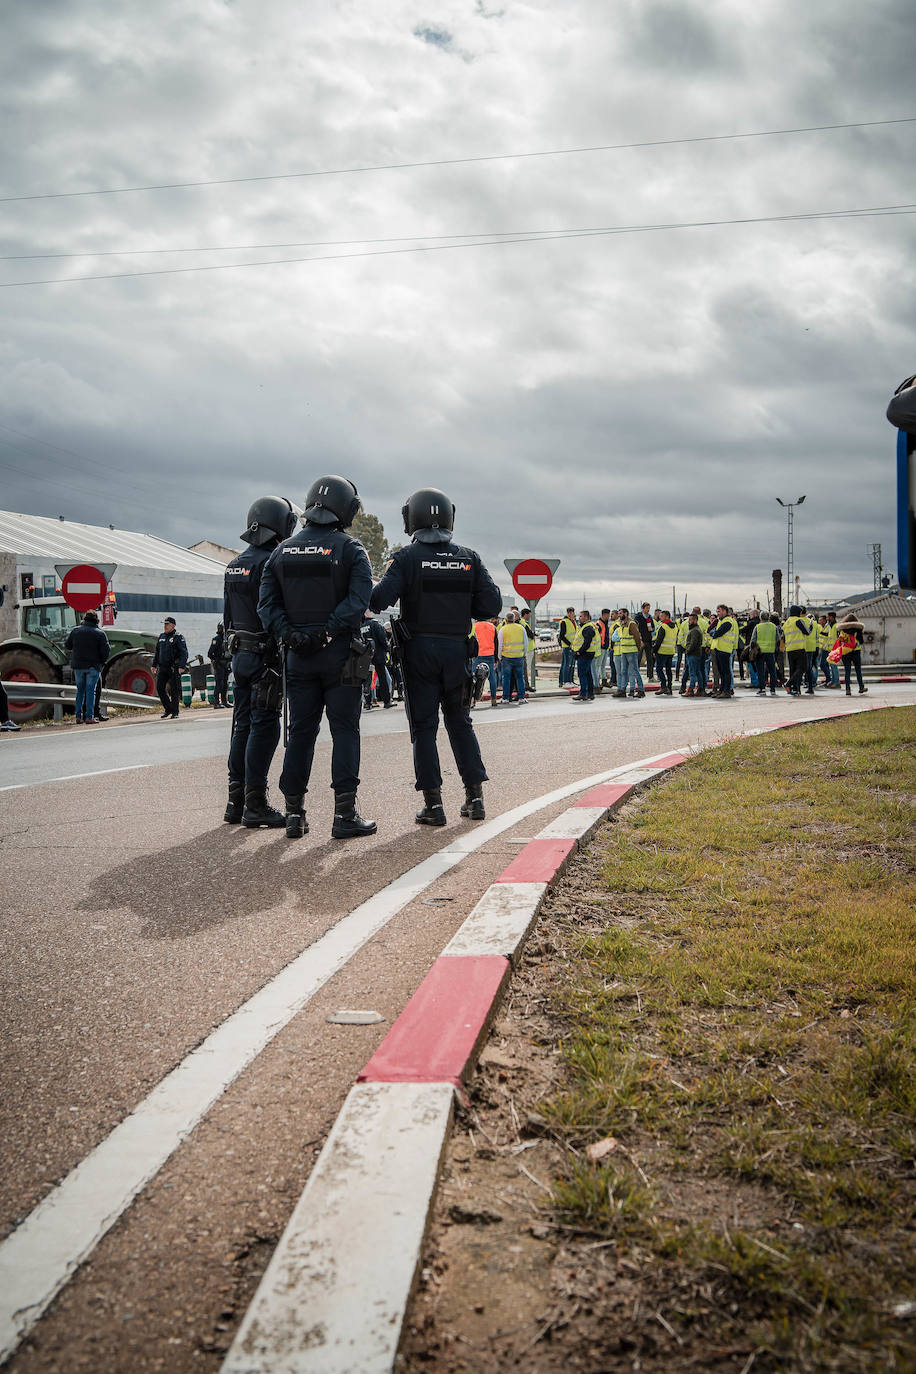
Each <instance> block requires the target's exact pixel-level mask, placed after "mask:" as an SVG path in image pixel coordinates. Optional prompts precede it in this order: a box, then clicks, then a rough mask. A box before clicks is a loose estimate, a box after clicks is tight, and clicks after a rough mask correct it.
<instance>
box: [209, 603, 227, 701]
mask: <svg viewBox="0 0 916 1374" xmlns="http://www.w3.org/2000/svg"><path fill="white" fill-rule="evenodd" d="M207 658H208V659H209V660H210V664H211V666H212V668H213V709H214V711H217V710H219V709H220V708H221V707H223V706H228V705H229V699H228V692H229V664H230V662H231V660H232V655H231V654H230V653H229V650H228V647H227V645H226V631H225V630H224V628H223V622H222V621H220V622H219V623H218V625H217V627H216V634H215V635H214V636H213V638H212V639H211V640H210V647H209V649H208V650H207Z"/></svg>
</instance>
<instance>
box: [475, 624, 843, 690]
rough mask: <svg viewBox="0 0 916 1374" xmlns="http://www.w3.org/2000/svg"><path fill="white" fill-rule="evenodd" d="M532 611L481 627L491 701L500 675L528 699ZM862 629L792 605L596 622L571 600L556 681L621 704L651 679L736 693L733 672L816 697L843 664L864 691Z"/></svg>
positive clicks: (664, 685)
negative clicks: (780, 609)
mask: <svg viewBox="0 0 916 1374" xmlns="http://www.w3.org/2000/svg"><path fill="white" fill-rule="evenodd" d="M527 615H528V613H526V612H519V611H518V608H517V607H513V608H512V609H511V610H510V611H509V612H508V613H507V615H506V617H505V619H504V620H495V621H492V622H490V621H487V622H483V623H482V624H479V625H476V626H475V627H474V632H475V634H476V636H477V639H478V647H479V650H480V652H479V656H478V658H477V659H476V663H477V664H483V665H485V668H486V671H487V674H488V676H489V685H490V704H491V705H494V704H496V700H497V681H498V675H499V673H500V672H501V675H502V693H503V701H504V702H505V703H509V702H510V701H512V700H513V698H514V699H516V700H517V701H519V702H523V701H525V700H526V692H527V691H528V690H530V682H531V672H530V665H529V660H530V659H531V658H533V653H534V641H535V632H534V630H533V629H532V627H531V625H530V622H529V620H528V619H526V617H527ZM863 634H864V628H863V626H862V623H861V621H859V620H857V619H856V617H855V615H854V614H852V613H849V614H848V615H846V616H844V617H843V619H841V620H838V619H837V615H836V613H835V612H834V611H829V612H824V613H817V612H815V611H808V610H807V608H806V607H804V606H797V605H793V606H790V607H789V609H788V612H787V614H786V615H785V616H781V615H779V614H777V613H776V612H774V611H760V610H751V611H743V612H741V613H740V614H738V613H736V612H735V611H734V609H733V608H732V607H730V606H728V605H726V604H725V603H721V604H720V605H718V606H717V607H716V608H715V610H712V609H709V608H706V609H703V608H701V607H700V606H694V607H693V609H692V610H691V611H689V612H687V611H686V609H685V611H684V613H683V614H681V615H680V616H677V617H676V616H674V615H672V613H671V612H670V611H668V610H665V609H662V608H660V607H656V608H655V610H654V611H653V610H652V607H651V603H650V602H648V601H646V602H643V604H642V606H641V607H640V610H639V611H638V612H637V613H636V614H635V615H631V613H630V611H629V610H628V609H627V607H625V606H622V607H620V608H619V609H616V610H614V609H611V608H609V607H605V608H604V609H603V610H602V611H601V613H600V615H599V616H598V617H597V618H593V617H592V614H591V612H590V611H588V610H581V611H578V612H577V611H576V609H575V607H573V606H568V607H567V609H566V614H565V616H563V618H562V619H561V621H560V623H559V626H558V631H557V640H558V644H559V648H560V651H561V656H560V667H559V676H558V685H559V686H561V687H563V686H571V685H576V684H577V685H578V692H576V693H575V694H574V695H573V696H572V698H571V699H572V700H573V701H577V702H588V701H593V700H594V699H595V697H596V696H597V695H598V694H600V693H602V692H605V691H610V693H611V695H612V696H613V697H615V698H616V699H618V700H623V699H630V700H639V699H642V698H644V697H645V695H646V687H645V684H646V682H655V681H656V680H657V683H658V692H659V695H661V696H669V697H673V696H674V695H675V694H677V695H678V696H682V697H692V698H695V697H718V698H725V697H732V696H734V693H735V688H734V683H735V677H736V675H737V676H738V677H739V678H740V679H741V680H744V679H745V676H746V677H747V679H748V681H749V683H750V685H751V687H753V688H754V689H756V693H757V695H758V696H766V695H767V694H768V693H769V695H770V696H775V695H776V693H777V690H779V689H784V690H785V691H786V692H787V693H788V694H789V695H790V696H801V695H802V694H806V695H808V696H813V695H814V692H815V691H816V690H817V689H818V688H826V689H834V690H836V689H839V688H840V687H841V680H840V669H841V668H842V670H843V682H842V686H843V687H844V688H845V691H846V695H847V696H849V695H851V692H852V674H853V672H854V673H855V676H856V682H857V684H858V689H859V692H860V693H864V692H867V690H868V688H867V687H866V686H865V683H864V681H863V678H862V641H863Z"/></svg>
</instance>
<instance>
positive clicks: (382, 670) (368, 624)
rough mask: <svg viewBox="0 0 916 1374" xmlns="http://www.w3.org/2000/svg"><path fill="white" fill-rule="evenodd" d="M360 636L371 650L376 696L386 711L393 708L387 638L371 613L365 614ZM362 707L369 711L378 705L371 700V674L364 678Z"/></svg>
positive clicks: (382, 626) (380, 623)
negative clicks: (375, 680)
mask: <svg viewBox="0 0 916 1374" xmlns="http://www.w3.org/2000/svg"><path fill="white" fill-rule="evenodd" d="M361 633H362V636H363V639H364V640H365V641H366V643H367V644H368V645H370V647H371V649H372V666H373V668H374V669H375V672H376V676H377V677H378V688H377V695H378V696H379V697H381V699H382V703H383V705H384V707H385V709H386V710H388V709H389V707H391V706H393V705H394V703H393V702H392V700H391V688H390V687H389V685H388V668H387V659H388V636H387V634H386V633H385V627H384V625H383V624H382V622H381V621H380V620H377V619H376V618H375V616H374V615H373V614H372V612H371V611H367V612H366V619H365V622H364V624H363V628H362V631H361ZM363 705H364V706H365V708H366V710H367V711H368V710H371V708H372V707H373V706H376V705H378V703H377V702H374V701H373V700H372V673H371V672H370V674H369V676H368V677H367V678H366V687H365V691H364V693H363Z"/></svg>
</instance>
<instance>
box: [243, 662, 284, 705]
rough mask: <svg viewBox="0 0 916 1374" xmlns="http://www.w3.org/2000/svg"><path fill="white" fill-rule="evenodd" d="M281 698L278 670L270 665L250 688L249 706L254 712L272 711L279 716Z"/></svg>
mask: <svg viewBox="0 0 916 1374" xmlns="http://www.w3.org/2000/svg"><path fill="white" fill-rule="evenodd" d="M282 696H283V691H282V682H281V678H280V673H279V670H278V669H277V668H276V667H275V666H273V665H271V666H270V667H267V668H265V669H264V673H263V675H262V676H261V677H259V678H258V680H257V682H256V683H255V685H254V687H253V688H252V692H251V705H252V707H253V708H254V709H255V710H258V711H274V712H275V713H276V714H277V715H279V714H280V704H281V700H282Z"/></svg>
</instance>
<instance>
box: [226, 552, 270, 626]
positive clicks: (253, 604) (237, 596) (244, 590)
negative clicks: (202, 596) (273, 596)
mask: <svg viewBox="0 0 916 1374" xmlns="http://www.w3.org/2000/svg"><path fill="white" fill-rule="evenodd" d="M258 555H260V556H258ZM269 556H270V555H269V554H268V552H267V550H266V549H258V550H252V549H248V550H246V551H245V552H244V553H241V554H239V556H238V557H237V558H234V559H233V560H232V562H231V563H230V564H229V566H228V567H227V568H226V574H225V577H224V578H223V590H224V592H225V597H226V601H227V602H228V603H229V623H228V625H227V626H226V631H227V633H228V631H229V629H230V627H231V628H232V629H233V630H247V632H248V633H249V634H253V635H262V634H263V633H264V626H263V625H262V624H261V622H260V620H259V619H258V596H259V594H260V591H261V571H262V569H263V567H264V564H265V563H266V562H267V559H268V557H269Z"/></svg>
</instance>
